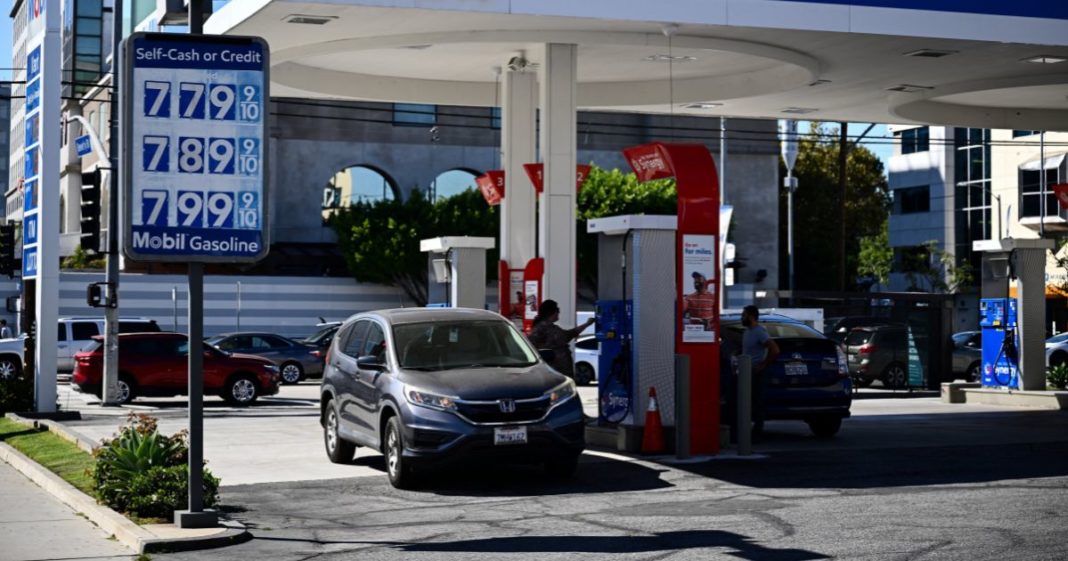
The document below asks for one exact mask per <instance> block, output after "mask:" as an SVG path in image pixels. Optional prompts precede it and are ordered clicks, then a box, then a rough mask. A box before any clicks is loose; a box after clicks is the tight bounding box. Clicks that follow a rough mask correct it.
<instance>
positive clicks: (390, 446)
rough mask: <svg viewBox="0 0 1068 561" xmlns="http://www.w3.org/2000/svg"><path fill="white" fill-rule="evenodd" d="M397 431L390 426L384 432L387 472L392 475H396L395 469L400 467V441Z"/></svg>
mask: <svg viewBox="0 0 1068 561" xmlns="http://www.w3.org/2000/svg"><path fill="white" fill-rule="evenodd" d="M398 440H400V439H399V437H398V436H397V431H396V430H393V429H392V428H391V429H390V430H389V432H388V433H386V467H387V468H388V469H389V474H390V475H391V476H393V477H396V476H397V470H398V469H399V467H400V443H399V442H398Z"/></svg>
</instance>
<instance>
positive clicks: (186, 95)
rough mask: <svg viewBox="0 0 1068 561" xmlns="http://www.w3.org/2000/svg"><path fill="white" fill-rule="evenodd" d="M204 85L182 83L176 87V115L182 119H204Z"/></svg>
mask: <svg viewBox="0 0 1068 561" xmlns="http://www.w3.org/2000/svg"><path fill="white" fill-rule="evenodd" d="M204 105H205V104H204V84H200V83H197V82H182V83H181V84H179V85H178V115H179V116H181V118H183V119H203V118H204Z"/></svg>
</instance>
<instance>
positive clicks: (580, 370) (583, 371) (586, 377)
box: [575, 362, 594, 386]
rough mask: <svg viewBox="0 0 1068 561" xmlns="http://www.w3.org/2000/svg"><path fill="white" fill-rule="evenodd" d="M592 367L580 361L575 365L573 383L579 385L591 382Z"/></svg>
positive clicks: (592, 376)
mask: <svg viewBox="0 0 1068 561" xmlns="http://www.w3.org/2000/svg"><path fill="white" fill-rule="evenodd" d="M593 378H594V375H593V367H592V366H590V365H589V364H587V363H585V362H580V363H578V364H576V365H575V383H576V384H578V385H580V386H586V385H589V384H591V383H593Z"/></svg>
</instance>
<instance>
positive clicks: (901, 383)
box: [883, 362, 909, 389]
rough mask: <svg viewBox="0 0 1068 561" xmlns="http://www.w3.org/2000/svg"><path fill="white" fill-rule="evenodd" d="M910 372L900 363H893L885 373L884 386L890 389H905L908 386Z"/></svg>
mask: <svg viewBox="0 0 1068 561" xmlns="http://www.w3.org/2000/svg"><path fill="white" fill-rule="evenodd" d="M908 381H909V372H908V370H905V366H904V365H902V364H901V363H899V362H893V363H891V364H890V366H887V367H886V370H884V371H883V384H885V385H886V387H888V388H894V389H898V388H903V387H905V386H906V385H907V384H908Z"/></svg>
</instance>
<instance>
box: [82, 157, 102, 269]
mask: <svg viewBox="0 0 1068 561" xmlns="http://www.w3.org/2000/svg"><path fill="white" fill-rule="evenodd" d="M81 244H82V249H83V250H85V251H86V252H88V253H98V252H99V251H100V170H99V169H97V170H93V171H90V172H88V173H83V174H82V240H81Z"/></svg>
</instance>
